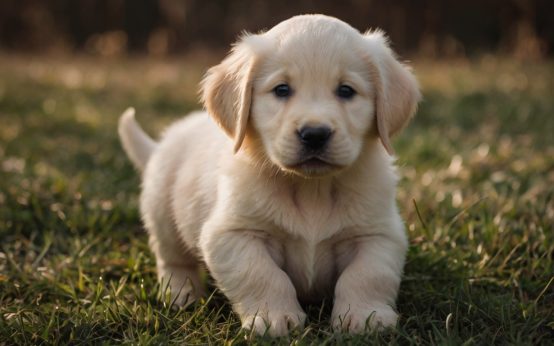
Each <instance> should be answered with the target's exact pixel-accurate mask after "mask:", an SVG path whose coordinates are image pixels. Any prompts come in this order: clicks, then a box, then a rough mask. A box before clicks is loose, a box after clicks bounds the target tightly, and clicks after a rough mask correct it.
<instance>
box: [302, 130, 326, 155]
mask: <svg viewBox="0 0 554 346" xmlns="http://www.w3.org/2000/svg"><path fill="white" fill-rule="evenodd" d="M332 133H333V132H332V131H331V129H330V128H328V127H326V126H320V127H310V126H305V127H303V128H301V129H300V131H298V137H299V138H300V142H302V144H303V145H304V146H305V147H306V148H309V149H313V150H316V149H321V148H323V146H325V144H327V142H328V141H329V138H330V137H331V134H332Z"/></svg>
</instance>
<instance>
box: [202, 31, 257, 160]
mask: <svg viewBox="0 0 554 346" xmlns="http://www.w3.org/2000/svg"><path fill="white" fill-rule="evenodd" d="M256 36H257V35H244V36H243V37H242V38H241V39H240V40H239V42H238V43H237V44H235V46H234V47H233V49H232V50H231V53H230V54H229V55H228V56H227V57H226V58H225V59H224V60H223V61H222V62H221V63H220V64H219V65H217V66H214V67H212V68H210V69H209V70H208V73H207V74H206V76H205V77H204V80H203V81H202V100H203V102H204V107H205V108H206V109H207V111H208V113H209V114H210V115H211V116H212V117H213V118H214V120H215V121H216V122H217V123H218V124H219V126H220V127H221V128H222V129H223V130H224V131H225V133H227V135H228V136H230V137H231V138H233V139H234V141H235V147H234V150H235V152H237V151H238V150H239V149H240V147H241V145H242V142H243V140H244V136H245V134H246V124H247V123H248V118H249V116H250V106H251V103H252V83H253V78H254V70H255V67H256V66H257V62H258V60H259V58H258V54H256V53H255V52H254V45H255V42H254V41H256V40H257V37H256Z"/></svg>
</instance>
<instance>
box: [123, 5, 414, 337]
mask: <svg viewBox="0 0 554 346" xmlns="http://www.w3.org/2000/svg"><path fill="white" fill-rule="evenodd" d="M202 89H203V100H204V104H205V107H206V110H207V112H197V113H193V114H191V115H189V116H187V117H185V118H184V119H182V120H180V121H178V122H177V123H175V124H173V125H172V126H170V127H169V129H167V131H166V132H165V134H164V135H163V137H162V139H161V140H160V141H159V142H157V143H156V142H154V141H153V140H152V139H151V138H149V137H148V136H147V135H146V134H145V133H144V132H143V131H142V130H141V129H140V127H139V126H138V125H137V123H136V122H135V120H134V110H132V109H129V110H128V111H127V112H125V113H124V114H123V116H122V117H121V119H120V125H119V133H120V137H121V140H122V143H123V146H124V148H125V150H126V152H127V154H128V155H129V157H130V159H131V160H132V162H133V163H134V164H135V165H136V166H137V167H138V168H139V169H141V170H143V186H142V195H141V203H140V207H141V212H142V218H143V221H144V225H145V227H146V229H147V230H148V233H149V236H150V241H149V242H150V247H151V249H152V251H153V252H154V254H155V256H156V261H157V269H158V276H159V280H160V282H161V283H162V284H167V283H169V288H170V290H171V295H172V297H173V299H175V301H176V302H177V304H180V305H185V304H187V303H189V302H191V301H193V300H194V299H195V298H196V297H198V296H199V295H201V294H202V293H203V286H202V282H201V279H200V275H199V271H200V268H202V267H203V265H205V266H206V267H207V269H208V270H209V272H210V273H211V275H212V276H213V278H214V279H215V281H216V283H217V286H218V287H219V288H220V289H221V290H222V291H223V292H224V293H225V295H226V296H227V297H228V298H229V299H230V301H231V302H232V305H233V308H234V310H235V311H236V312H237V313H238V315H239V316H240V319H241V321H242V324H243V327H245V328H253V329H254V330H255V331H256V332H257V333H260V334H263V333H265V332H268V333H269V334H270V335H273V336H279V335H285V334H287V333H288V331H289V330H290V329H291V328H295V327H301V326H302V325H303V324H304V321H305V319H306V314H305V313H304V311H303V310H302V307H301V305H300V303H299V302H313V301H318V300H319V299H321V298H324V297H332V298H333V300H334V307H333V311H332V316H331V319H332V324H333V327H334V328H335V329H337V330H343V331H348V332H352V333H360V332H363V331H364V330H365V328H366V326H368V327H370V328H375V327H383V326H384V327H387V326H394V325H395V323H396V320H397V314H396V312H395V310H394V305H395V299H396V295H397V291H398V287H399V284H400V278H401V274H402V267H403V265H404V257H405V253H406V247H407V240H406V235H405V232H404V226H403V222H402V219H401V218H400V215H399V212H398V209H397V207H396V204H395V186H396V182H397V177H396V174H395V169H394V166H393V161H394V159H393V158H392V157H391V154H392V147H391V143H390V138H391V136H392V135H394V134H396V133H397V132H399V130H400V129H401V128H402V127H403V126H404V125H405V124H406V122H407V121H408V120H409V118H410V117H411V116H412V115H413V114H414V112H415V109H416V106H417V103H418V101H419V99H420V93H419V90H418V84H417V82H416V80H415V78H414V76H413V75H412V74H411V72H410V70H409V69H408V68H407V67H406V66H404V65H402V64H401V63H399V62H398V61H397V60H396V58H395V55H394V53H393V52H392V51H391V50H390V48H389V47H388V45H387V40H386V38H385V37H384V36H383V34H382V33H380V32H367V33H365V34H360V33H359V32H358V31H357V30H355V29H353V28H352V27H350V26H349V25H348V24H346V23H344V22H342V21H340V20H338V19H335V18H331V17H327V16H323V15H303V16H297V17H293V18H291V19H289V20H286V21H284V22H282V23H280V24H279V25H277V26H275V27H274V28H272V29H271V30H269V31H267V32H264V33H260V34H256V35H244V36H243V37H242V38H241V39H240V40H239V42H238V43H237V44H236V45H235V46H234V47H233V49H232V51H231V53H230V55H229V56H228V57H227V58H226V59H225V60H223V62H222V63H221V64H219V65H217V66H215V67H213V68H211V69H210V70H209V71H208V73H207V75H206V77H205V79H204V81H203V82H202ZM210 117H211V118H210ZM214 120H215V121H214ZM221 130H223V131H221Z"/></svg>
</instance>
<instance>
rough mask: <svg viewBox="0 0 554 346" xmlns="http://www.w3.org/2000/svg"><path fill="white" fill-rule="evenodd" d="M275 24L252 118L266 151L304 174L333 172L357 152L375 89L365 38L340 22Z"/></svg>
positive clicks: (255, 87) (256, 88) (367, 126)
mask: <svg viewBox="0 0 554 346" xmlns="http://www.w3.org/2000/svg"><path fill="white" fill-rule="evenodd" d="M320 24H321V23H312V22H308V23H304V27H303V30H302V31H300V32H295V31H294V29H295V26H291V25H288V26H287V25H285V26H284V27H276V28H275V29H273V30H271V31H269V32H268V33H266V36H267V37H266V39H267V40H268V41H269V42H270V44H272V45H273V46H274V49H273V52H272V54H271V55H269V56H267V57H265V58H264V59H263V61H262V62H261V64H260V66H259V69H258V71H257V73H256V77H255V79H254V83H253V92H252V93H253V97H252V108H251V114H250V117H251V120H250V121H251V122H252V124H253V126H254V128H255V129H256V131H257V133H258V134H259V137H260V138H261V140H262V143H263V146H264V148H265V151H266V153H267V156H268V157H269V158H270V159H271V161H272V162H273V163H275V164H276V165H278V166H279V167H280V168H281V169H282V170H285V171H289V172H293V173H296V174H299V175H302V176H306V177H311V176H321V175H327V174H332V173H333V172H336V171H339V170H340V169H343V168H345V167H348V166H350V165H351V164H352V163H353V162H355V161H356V159H357V158H358V156H359V155H360V151H361V148H362V145H363V143H364V141H365V140H366V139H367V138H368V137H369V135H368V132H369V129H370V128H371V127H372V124H374V109H375V105H374V99H375V92H374V86H373V85H372V82H371V78H370V73H369V69H368V66H367V64H366V62H365V61H364V60H363V56H362V51H361V48H360V46H361V45H362V43H363V42H362V37H361V35H360V34H359V33H356V32H355V31H354V30H353V29H352V28H350V27H348V26H346V25H344V24H343V23H341V22H338V21H337V22H332V23H331V25H329V23H327V24H328V25H326V26H323V25H320Z"/></svg>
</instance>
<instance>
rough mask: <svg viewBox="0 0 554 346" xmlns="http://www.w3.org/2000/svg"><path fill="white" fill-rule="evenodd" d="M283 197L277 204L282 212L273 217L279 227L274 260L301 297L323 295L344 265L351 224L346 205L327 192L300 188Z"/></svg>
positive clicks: (332, 284)
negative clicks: (345, 247)
mask: <svg viewBox="0 0 554 346" xmlns="http://www.w3.org/2000/svg"><path fill="white" fill-rule="evenodd" d="M281 197H282V196H281ZM286 197H288V198H286ZM286 197H285V198H284V199H283V200H281V201H280V202H281V203H283V204H282V205H281V213H279V214H276V213H274V214H273V215H278V217H277V218H276V219H274V222H275V224H276V225H277V226H278V228H279V230H278V231H277V233H278V234H277V237H276V238H275V239H276V241H275V244H278V245H275V246H273V248H274V249H279V250H277V252H279V253H278V254H276V255H275V256H274V257H276V258H278V259H279V262H281V263H280V264H281V267H282V268H283V270H285V272H287V274H288V275H289V277H290V278H291V280H292V282H293V283H294V285H295V287H296V289H297V293H298V294H299V296H300V297H301V298H302V297H304V298H305V299H304V300H310V299H311V298H313V297H321V296H326V295H328V294H329V293H332V290H333V288H334V283H335V281H336V277H337V275H338V270H339V268H340V267H341V266H342V263H343V262H345V253H344V251H343V250H342V249H343V248H344V246H343V245H342V244H344V241H343V239H345V238H348V231H347V230H348V229H349V228H350V227H351V226H352V222H353V221H354V220H352V218H351V217H350V216H349V215H348V211H349V210H348V207H349V205H348V203H345V201H344V200H341V196H338V195H337V194H336V193H335V192H334V191H332V190H329V189H328V190H326V191H321V190H319V191H318V190H316V191H314V190H302V189H299V190H297V191H293V192H292V193H291V194H290V195H289V196H286ZM283 205H285V207H283ZM274 253H275V251H274Z"/></svg>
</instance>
